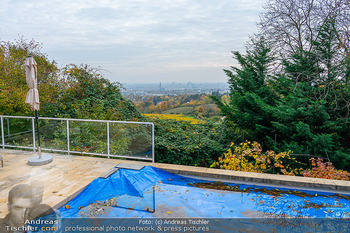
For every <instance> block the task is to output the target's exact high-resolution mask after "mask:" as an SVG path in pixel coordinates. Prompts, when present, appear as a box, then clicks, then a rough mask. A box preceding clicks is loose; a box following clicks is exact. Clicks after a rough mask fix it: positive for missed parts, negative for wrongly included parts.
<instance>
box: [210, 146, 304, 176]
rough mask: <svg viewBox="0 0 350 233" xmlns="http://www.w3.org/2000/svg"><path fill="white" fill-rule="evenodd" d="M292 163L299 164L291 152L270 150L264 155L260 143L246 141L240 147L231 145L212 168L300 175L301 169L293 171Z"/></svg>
mask: <svg viewBox="0 0 350 233" xmlns="http://www.w3.org/2000/svg"><path fill="white" fill-rule="evenodd" d="M286 162H287V163H286ZM290 163H298V162H297V161H295V159H294V158H292V157H291V156H290V151H288V152H281V153H278V154H276V153H275V152H274V151H272V150H269V151H266V152H265V153H263V152H262V148H261V145H260V144H259V143H258V142H253V143H251V142H249V141H246V142H244V143H240V144H239V145H238V146H235V145H234V143H231V146H230V148H229V149H228V150H227V152H226V153H224V155H223V157H219V159H218V161H217V162H214V163H213V164H212V165H211V167H217V168H222V169H227V170H234V171H247V172H258V173H277V174H278V173H282V174H284V175H299V174H300V172H301V169H293V168H292V167H291V166H290Z"/></svg>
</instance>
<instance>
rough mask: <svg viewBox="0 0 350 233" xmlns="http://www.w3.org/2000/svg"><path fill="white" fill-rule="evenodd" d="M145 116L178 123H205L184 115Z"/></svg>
mask: <svg viewBox="0 0 350 233" xmlns="http://www.w3.org/2000/svg"><path fill="white" fill-rule="evenodd" d="M144 115H145V116H148V117H152V118H159V119H173V120H177V121H189V122H190V123H191V124H200V123H203V121H201V120H197V119H194V118H191V117H188V116H184V115H182V114H144Z"/></svg>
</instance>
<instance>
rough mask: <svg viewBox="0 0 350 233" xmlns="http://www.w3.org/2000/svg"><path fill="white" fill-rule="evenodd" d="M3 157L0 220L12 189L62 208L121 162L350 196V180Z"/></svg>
mask: <svg viewBox="0 0 350 233" xmlns="http://www.w3.org/2000/svg"><path fill="white" fill-rule="evenodd" d="M0 155H2V156H3V157H4V167H3V168H2V167H0V218H3V217H5V215H6V214H7V198H8V193H9V191H10V190H11V188H12V187H14V186H15V185H17V184H30V183H34V184H38V183H39V184H42V185H43V203H45V204H49V205H50V206H53V207H55V208H58V207H60V206H62V205H63V204H65V203H66V202H68V201H69V200H71V199H72V198H73V197H74V196H75V195H77V194H78V193H79V192H80V191H81V190H82V189H83V188H84V187H86V186H87V185H88V184H89V183H90V182H91V181H92V180H94V179H95V178H97V177H99V176H101V175H102V174H103V173H105V172H106V171H108V170H110V169H111V168H113V167H114V166H115V165H117V164H119V163H128V164H139V165H144V166H154V167H157V168H160V169H163V170H166V171H168V172H171V173H175V174H180V175H189V176H199V177H203V179H218V180H224V181H232V182H249V183H250V182H252V183H259V184H262V185H275V186H276V185H281V186H293V187H297V188H307V189H310V188H311V189H317V190H324V191H331V192H335V193H337V192H341V193H350V181H340V180H326V179H317V178H306V177H294V176H283V175H271V174H261V173H251V172H239V171H229V170H221V169H212V168H202V167H192V166H182V165H173V164H163V163H150V162H138V161H132V160H119V159H107V158H97V157H91V156H73V155H60V154H51V155H52V156H53V162H51V163H50V164H47V165H43V166H30V165H27V161H28V159H29V158H31V157H33V156H35V155H37V153H34V152H29V151H21V150H7V149H0Z"/></svg>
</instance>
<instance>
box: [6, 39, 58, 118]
mask: <svg viewBox="0 0 350 233" xmlns="http://www.w3.org/2000/svg"><path fill="white" fill-rule="evenodd" d="M40 50H41V44H39V43H37V42H35V41H34V40H31V41H29V42H27V41H26V40H24V39H23V38H20V39H19V40H17V41H15V42H9V41H8V42H1V43H0V100H1V101H0V114H2V115H32V114H33V112H32V111H31V110H30V109H29V106H28V105H27V104H26V103H25V101H24V100H25V98H26V95H27V92H28V86H27V83H26V77H25V72H24V62H25V59H26V58H27V56H28V55H32V56H33V57H34V59H35V60H36V62H37V69H38V76H37V80H38V90H39V93H40V104H41V106H40V107H41V110H40V113H41V114H44V115H50V114H49V112H48V111H47V106H48V105H50V104H52V103H53V102H54V101H56V97H57V91H58V89H59V86H58V85H57V80H58V68H57V66H56V63H55V62H54V61H50V60H49V59H48V57H47V55H46V54H44V53H42V52H41V51H40Z"/></svg>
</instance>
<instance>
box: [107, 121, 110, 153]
mask: <svg viewBox="0 0 350 233" xmlns="http://www.w3.org/2000/svg"><path fill="white" fill-rule="evenodd" d="M107 155H108V158H109V155H110V151H109V121H107Z"/></svg>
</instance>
